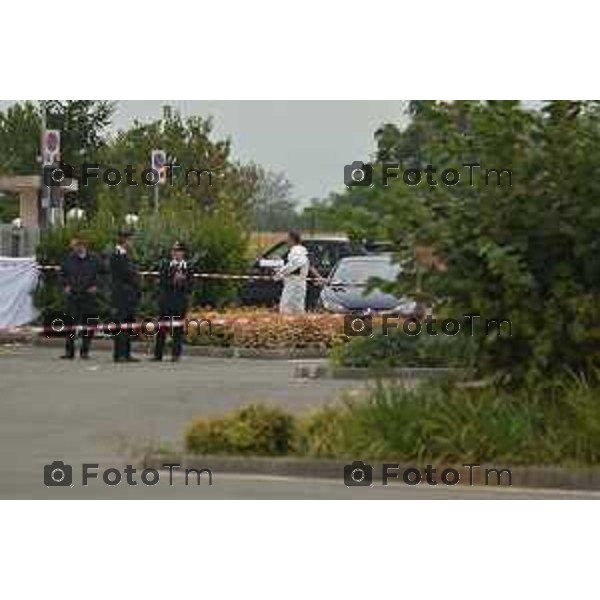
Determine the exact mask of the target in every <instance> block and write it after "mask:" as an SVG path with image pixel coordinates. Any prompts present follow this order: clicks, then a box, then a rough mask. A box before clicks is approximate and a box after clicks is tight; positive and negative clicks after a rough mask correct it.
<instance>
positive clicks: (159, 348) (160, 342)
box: [154, 315, 184, 358]
mask: <svg viewBox="0 0 600 600" xmlns="http://www.w3.org/2000/svg"><path fill="white" fill-rule="evenodd" d="M183 318H184V317H172V319H173V320H180V319H183ZM160 320H161V321H165V322H168V323H171V316H170V315H161V317H160ZM167 331H168V332H170V333H171V335H172V337H173V348H172V350H171V355H172V356H173V358H179V357H180V356H181V354H182V352H183V333H184V332H183V327H171V325H166V326H165V327H161V328H160V329H159V330H158V333H157V334H156V344H155V345H154V356H155V358H162V357H163V352H164V349H165V342H166V339H167Z"/></svg>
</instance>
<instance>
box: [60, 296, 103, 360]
mask: <svg viewBox="0 0 600 600" xmlns="http://www.w3.org/2000/svg"><path fill="white" fill-rule="evenodd" d="M65 312H66V313H67V315H68V316H69V323H68V324H69V325H92V326H93V325H97V324H98V314H97V312H96V299H95V297H94V295H93V294H89V293H82V294H73V295H69V296H67V301H66V303H65ZM77 337H79V338H81V347H80V349H79V353H80V354H81V356H87V355H88V354H89V352H90V346H91V344H92V338H93V337H94V330H85V331H80V332H79V333H75V332H74V331H68V332H67V337H66V339H65V354H66V355H67V356H70V357H73V356H75V338H77Z"/></svg>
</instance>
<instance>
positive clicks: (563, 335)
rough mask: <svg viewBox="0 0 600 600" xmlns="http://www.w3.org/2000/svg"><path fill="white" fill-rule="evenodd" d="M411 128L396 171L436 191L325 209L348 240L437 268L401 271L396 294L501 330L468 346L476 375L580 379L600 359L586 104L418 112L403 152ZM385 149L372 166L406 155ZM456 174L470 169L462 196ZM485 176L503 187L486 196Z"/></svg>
mask: <svg viewBox="0 0 600 600" xmlns="http://www.w3.org/2000/svg"><path fill="white" fill-rule="evenodd" d="M416 122H419V123H420V124H421V125H420V126H421V131H422V132H423V135H422V137H421V138H420V139H419V140H418V144H417V145H416V146H415V147H414V149H413V151H411V152H410V153H408V154H407V156H408V161H407V163H404V164H403V165H402V168H406V167H408V166H412V165H413V164H414V158H415V156H418V157H419V161H418V162H419V164H420V165H421V166H424V165H427V164H431V165H433V166H435V167H437V169H438V171H437V173H436V174H435V178H436V180H437V185H435V186H434V185H428V184H427V183H426V181H425V176H424V175H423V180H422V182H421V183H420V184H419V185H415V186H409V185H406V184H405V183H404V182H403V181H402V179H401V177H400V179H398V180H392V181H391V182H390V184H389V186H387V187H384V186H382V185H381V184H379V183H378V182H379V181H380V178H379V177H378V176H377V175H376V176H375V182H376V185H375V186H374V187H372V188H362V189H360V191H358V188H353V189H352V190H349V191H348V192H347V193H346V194H344V195H342V196H341V197H340V198H337V199H336V200H335V201H334V202H333V203H332V205H331V207H330V209H331V210H332V211H333V212H334V213H336V214H337V215H338V216H339V215H341V216H342V217H343V218H344V219H345V224H346V226H347V227H348V228H349V229H351V228H354V229H355V230H357V231H360V232H362V233H365V232H366V233H371V234H372V235H374V236H376V237H380V238H381V237H383V238H384V239H386V240H389V241H391V242H393V243H394V246H395V247H396V249H397V250H398V252H399V253H401V254H403V255H404V257H405V258H408V259H410V257H411V256H413V255H414V248H415V247H416V246H418V245H430V246H433V247H434V248H435V249H436V251H437V252H438V254H439V255H440V256H441V257H443V259H444V260H445V262H446V264H447V269H446V270H439V269H430V270H427V271H426V272H423V268H422V267H419V266H418V265H417V264H416V261H415V260H412V265H411V264H410V263H409V265H407V268H406V270H405V272H404V274H403V276H402V277H401V279H400V280H399V281H398V283H397V284H396V285H395V289H396V291H397V292H399V293H400V292H402V293H411V292H414V290H415V287H417V285H422V286H424V287H425V289H426V290H427V291H428V292H430V293H431V294H432V296H434V297H435V298H437V299H438V304H437V307H436V313H437V314H438V315H440V316H444V315H447V316H453V317H457V316H458V317H460V316H461V315H463V314H465V313H467V312H472V313H476V314H480V315H481V317H482V319H485V318H487V319H495V318H497V319H509V320H510V321H511V322H512V336H511V337H509V336H508V335H507V332H506V331H504V334H503V335H498V334H497V333H496V334H490V335H480V336H478V337H477V343H478V366H479V368H480V370H481V371H482V372H487V373H490V372H493V373H496V374H499V373H501V374H503V375H504V376H505V377H506V378H507V379H510V380H511V381H512V382H520V381H522V380H523V379H526V378H535V379H536V380H538V381H539V380H541V379H543V378H546V377H548V376H552V375H554V374H556V373H557V372H561V371H563V370H565V369H571V370H576V371H584V372H587V373H592V372H593V369H594V368H595V366H596V364H597V362H598V357H599V356H600V354H599V352H598V350H600V311H599V310H598V299H599V293H600V252H599V245H600V240H599V239H598V234H597V232H598V231H599V229H600V208H598V204H597V197H598V196H599V194H600V181H599V179H598V177H597V170H598V167H597V165H598V164H599V161H600V109H599V107H598V103H596V102H568V101H561V102H549V103H546V104H545V105H544V106H543V107H542V108H541V109H533V108H531V107H527V106H524V105H523V104H521V103H519V102H516V101H514V102H513V101H502V102H492V101H489V102H451V103H441V102H440V103H426V104H425V105H421V106H420V107H419V110H418V111H416V113H415V114H414V115H413V121H412V123H411V125H409V127H408V128H407V129H406V130H404V131H406V132H408V133H407V135H408V139H409V140H411V139H412V140H414V136H413V133H414V128H413V125H414V124H415V123H416ZM399 132H400V138H401V137H402V135H403V130H399ZM387 133H388V135H387V136H386V139H387V140H388V141H389V139H390V135H389V133H390V131H389V130H388V132H387ZM396 142H397V143H396V145H395V146H393V145H392V146H389V144H388V149H387V150H386V152H385V153H383V154H381V157H384V156H385V158H388V157H392V156H394V155H393V153H392V152H391V150H390V148H393V147H396V148H403V147H405V146H404V145H403V144H404V142H406V140H401V139H400V140H396ZM386 143H387V142H386ZM398 156H400V155H396V158H397V157H398ZM467 163H477V164H480V165H481V167H480V168H478V169H476V168H473V173H474V176H473V185H469V172H468V169H467V168H466V167H464V166H463V165H464V164H467ZM380 168H381V166H380V165H376V166H375V170H376V171H377V170H378V169H380ZM449 168H454V169H457V170H458V171H459V173H460V174H461V176H462V177H461V181H460V183H459V184H457V185H455V186H448V185H444V184H442V182H441V180H440V176H441V171H442V170H443V169H449ZM485 169H497V170H500V169H509V170H511V171H512V185H509V183H508V177H507V175H506V174H504V175H503V176H501V177H500V184H498V183H497V177H498V173H497V172H491V173H490V174H489V175H490V176H489V178H487V182H486V177H485ZM355 190H356V191H355ZM350 199H351V200H350ZM344 200H345V202H344ZM369 215H371V218H369ZM476 330H477V327H476Z"/></svg>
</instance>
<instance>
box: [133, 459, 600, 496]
mask: <svg viewBox="0 0 600 600" xmlns="http://www.w3.org/2000/svg"><path fill="white" fill-rule="evenodd" d="M350 462H352V461H350V460H348V461H344V460H330V459H322V460H317V459H303V458H288V457H281V458H279V457H277V458H275V457H245V456H220V455H200V456H195V455H186V454H173V455H157V454H149V455H146V456H145V457H144V458H143V466H144V468H154V469H161V468H166V467H164V466H163V465H165V464H178V465H181V468H182V469H211V471H213V472H214V473H215V475H217V476H218V474H219V473H230V474H241V475H270V476H279V477H304V478H312V479H338V480H339V481H340V483H343V481H344V467H345V466H346V465H347V464H349V463H350ZM384 462H385V461H371V463H370V464H372V465H373V482H374V483H375V484H376V485H379V484H380V482H381V470H382V469H381V465H382V464H383V463H384ZM389 462H390V463H394V460H393V459H392V460H390V461H389ZM413 466H416V465H415V464H414V463H413V464H408V463H405V464H401V465H400V471H401V472H402V471H403V470H404V469H408V468H410V467H413ZM418 468H419V469H420V470H421V472H422V473H424V472H425V467H424V466H423V467H418ZM435 468H436V469H437V471H436V475H435V476H434V478H435V479H436V480H437V481H438V485H440V484H441V485H443V484H442V483H441V481H440V474H441V473H442V471H444V469H451V468H454V469H456V470H457V471H459V473H460V481H459V483H458V484H457V485H456V486H452V487H470V483H469V480H470V471H471V472H472V475H473V477H472V482H473V485H474V486H482V487H486V486H487V487H490V488H494V487H496V486H497V473H498V472H499V471H502V470H504V469H509V470H510V472H511V483H512V487H517V488H538V489H539V488H545V489H563V490H588V491H600V467H586V468H577V469H566V468H564V467H521V466H519V467H510V466H506V465H493V464H481V465H479V466H478V467H473V468H472V470H471V469H469V468H468V467H463V466H461V465H459V466H456V465H454V466H452V465H436V466H435ZM486 469H487V470H489V475H488V482H489V483H488V484H486V476H485V474H486ZM390 481H391V482H392V481H394V480H390ZM500 481H501V485H500V487H505V488H507V487H509V485H508V474H507V473H506V472H504V473H501V475H500ZM421 485H428V484H427V482H426V481H425V479H423V482H422V483H421Z"/></svg>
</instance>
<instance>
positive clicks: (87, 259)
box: [61, 236, 99, 359]
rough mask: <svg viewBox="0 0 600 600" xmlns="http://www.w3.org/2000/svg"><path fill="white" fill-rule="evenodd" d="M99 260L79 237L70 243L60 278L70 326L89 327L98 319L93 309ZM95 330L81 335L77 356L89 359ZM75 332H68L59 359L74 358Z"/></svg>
mask: <svg viewBox="0 0 600 600" xmlns="http://www.w3.org/2000/svg"><path fill="white" fill-rule="evenodd" d="M98 268H99V266H98V260H97V258H96V257H95V256H94V255H93V254H91V253H90V252H88V249H87V246H86V243H85V240H84V239H83V238H81V237H79V236H75V237H73V239H72V240H71V253H70V254H69V255H68V256H67V258H66V259H65V261H64V263H63V268H62V279H63V285H64V292H65V312H66V313H67V315H68V316H69V321H70V325H91V326H93V325H94V324H95V323H94V320H97V319H98V314H97V310H98V309H97V306H96V290H97V288H96V283H97V279H98ZM93 335H94V330H93V329H90V330H82V331H81V332H80V337H81V347H80V349H79V356H80V357H81V358H82V359H87V358H89V352H90V345H91V341H92V337H93ZM75 337H76V334H75V332H74V331H67V338H66V343H65V353H64V354H63V356H62V357H61V358H66V359H73V358H74V357H75Z"/></svg>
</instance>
